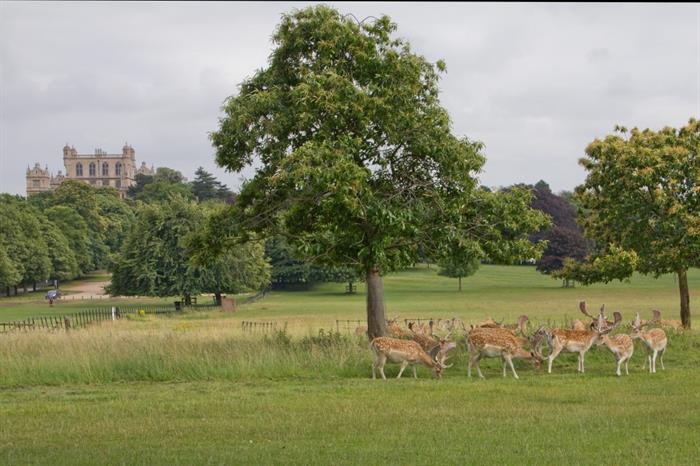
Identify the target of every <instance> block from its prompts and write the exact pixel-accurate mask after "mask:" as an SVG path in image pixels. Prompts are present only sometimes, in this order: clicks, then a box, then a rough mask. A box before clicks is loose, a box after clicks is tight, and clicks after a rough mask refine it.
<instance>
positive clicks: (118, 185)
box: [114, 180, 122, 189]
mask: <svg viewBox="0 0 700 466" xmlns="http://www.w3.org/2000/svg"><path fill="white" fill-rule="evenodd" d="M114 186H115V187H116V188H117V189H118V188H121V187H122V180H114Z"/></svg>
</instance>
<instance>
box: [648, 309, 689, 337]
mask: <svg viewBox="0 0 700 466" xmlns="http://www.w3.org/2000/svg"><path fill="white" fill-rule="evenodd" d="M651 313H652V315H653V317H652V318H651V322H649V323H652V324H657V325H660V326H661V327H663V328H670V329H673V330H675V331H676V332H678V331H680V330H683V323H682V322H681V321H680V320H675V319H662V318H661V311H659V310H658V309H654V310H653V311H651Z"/></svg>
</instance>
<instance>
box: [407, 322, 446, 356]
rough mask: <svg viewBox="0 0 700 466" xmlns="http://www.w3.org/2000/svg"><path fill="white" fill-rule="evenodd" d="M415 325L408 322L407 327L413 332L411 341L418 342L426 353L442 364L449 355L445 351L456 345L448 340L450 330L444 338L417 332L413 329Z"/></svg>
mask: <svg viewBox="0 0 700 466" xmlns="http://www.w3.org/2000/svg"><path fill="white" fill-rule="evenodd" d="M414 327H415V323H414V322H409V323H408V329H409V330H410V331H411V332H413V336H412V337H411V338H412V339H413V341H415V342H416V343H418V344H419V345H420V346H421V348H423V350H424V351H425V352H426V353H428V354H429V355H430V356H431V357H433V358H437V359H438V360H439V361H440V362H442V363H443V364H444V363H445V361H446V360H447V358H448V357H449V356H448V355H447V352H448V351H450V350H451V349H453V348H456V347H457V344H456V343H455V342H452V341H449V340H450V336H451V335H452V332H450V333H448V334H447V336H445V337H444V338H440V337H437V336H435V335H432V334H431V335H430V336H428V335H424V334H422V333H417V332H415V330H414V329H413V328H414Z"/></svg>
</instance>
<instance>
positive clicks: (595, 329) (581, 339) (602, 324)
mask: <svg viewBox="0 0 700 466" xmlns="http://www.w3.org/2000/svg"><path fill="white" fill-rule="evenodd" d="M579 309H580V310H581V312H582V313H583V314H584V315H586V316H588V317H590V318H591V320H592V322H591V325H590V329H589V330H570V329H565V328H555V329H553V330H544V332H545V334H546V335H547V339H548V341H549V347H550V352H549V356H548V357H547V373H549V374H551V373H552V362H553V361H554V359H556V357H557V356H559V353H561V352H562V351H565V352H569V353H578V369H577V370H578V371H579V372H581V373H583V372H585V357H586V353H587V352H588V350H589V349H590V348H591V346H593V344H594V343H596V342H597V341H598V339H599V338H600V337H601V335H602V334H603V333H607V332H609V331H610V329H611V326H612V322H610V325H609V324H608V322H609V321H608V320H607V319H606V318H605V315H604V313H603V312H604V309H605V308H604V307H601V309H600V315H599V316H598V317H593V316H592V315H591V314H589V313H588V309H587V308H586V302H585V301H581V302H580V303H579Z"/></svg>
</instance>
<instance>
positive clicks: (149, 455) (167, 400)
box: [0, 266, 700, 465]
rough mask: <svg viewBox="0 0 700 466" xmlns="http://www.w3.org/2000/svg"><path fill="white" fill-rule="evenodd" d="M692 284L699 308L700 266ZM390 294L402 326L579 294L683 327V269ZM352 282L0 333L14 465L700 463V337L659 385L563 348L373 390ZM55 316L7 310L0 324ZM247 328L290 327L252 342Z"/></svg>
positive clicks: (486, 279)
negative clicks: (626, 277) (532, 362)
mask: <svg viewBox="0 0 700 466" xmlns="http://www.w3.org/2000/svg"><path fill="white" fill-rule="evenodd" d="M689 279H690V289H691V293H693V294H692V296H691V305H692V303H697V302H698V299H697V298H698V296H699V295H698V290H700V272H699V271H698V270H693V271H692V272H691V274H690V276H689ZM385 286H386V299H387V308H388V310H389V313H390V314H391V315H398V316H399V317H400V318H407V317H425V316H433V317H443V318H444V317H452V316H457V317H461V318H463V319H464V320H466V321H473V320H477V319H483V318H485V317H488V316H493V317H494V318H496V319H500V318H503V317H504V318H507V319H508V320H514V318H515V317H517V315H519V314H521V313H523V312H524V313H526V314H528V315H530V317H531V319H532V320H534V321H541V322H545V321H547V320H548V319H550V320H552V319H553V320H556V321H558V322H563V321H564V320H565V319H567V318H568V319H571V318H575V317H578V316H577V312H576V310H577V303H578V301H579V300H580V299H586V300H588V302H589V303H590V305H591V306H592V307H594V308H597V306H598V305H600V304H602V303H605V304H606V308H607V309H609V310H611V311H612V310H620V311H621V312H622V313H623V315H624V318H625V321H629V320H630V319H631V318H632V317H633V312H636V311H640V312H641V313H642V315H643V316H648V315H649V314H650V311H651V309H653V308H660V309H661V310H662V311H664V314H665V317H668V318H678V317H677V315H676V314H677V311H676V309H677V307H678V298H677V289H676V284H675V283H674V280H673V277H672V276H667V277H661V278H659V279H658V280H655V279H652V278H649V277H633V279H632V280H631V282H630V283H614V284H608V285H596V286H593V287H580V288H574V289H564V288H561V287H560V284H559V283H557V282H555V281H553V280H551V279H549V278H547V277H543V276H541V275H540V274H538V273H537V272H535V271H534V269H532V268H529V267H498V266H484V267H482V268H481V270H480V271H479V272H478V273H477V275H476V276H474V277H471V278H470V279H468V280H466V281H465V290H464V291H463V292H462V293H459V292H457V291H456V281H455V280H451V279H448V278H444V277H438V276H437V275H435V270H434V269H430V270H428V269H426V268H423V267H421V268H418V269H415V270H409V271H406V272H402V273H400V274H396V275H392V276H389V277H387V278H386V280H385ZM343 289H344V286H343V285H342V284H328V285H324V286H322V287H319V288H318V289H317V290H314V291H310V292H285V293H281V292H280V293H272V294H270V295H268V296H267V297H266V298H265V299H263V300H262V301H259V302H256V303H254V304H251V305H248V306H245V307H242V308H241V309H240V310H239V311H238V312H237V313H235V314H223V313H221V312H207V313H195V312H190V313H185V314H183V315H181V316H178V317H169V318H164V317H158V318H156V317H151V316H147V317H144V318H131V319H128V320H127V319H123V320H122V321H120V322H117V323H115V324H111V325H103V326H100V327H93V328H90V329H87V330H81V331H74V332H70V333H68V334H66V333H63V332H57V333H51V334H48V333H26V334H12V335H0V362H1V363H0V464H2V465H5V464H8V465H9V464H23V465H24V464H65V465H79V464H149V465H151V464H183V465H184V464H187V465H189V464H389V463H391V464H456V463H466V464H616V465H617V464H697V451H699V450H700V435H698V432H700V391H698V389H697V387H698V385H699V384H700V372H699V370H700V364H699V363H700V335H698V334H697V333H696V332H687V333H684V334H679V335H675V334H671V335H670V344H669V350H668V354H667V357H665V362H666V367H667V370H665V371H659V372H658V373H657V374H653V375H650V374H648V373H646V372H643V371H642V370H641V363H642V359H643V356H642V355H643V350H642V348H641V347H640V346H639V345H637V346H636V349H635V355H634V357H633V358H632V362H631V364H630V376H628V377H626V376H623V377H620V378H618V377H616V376H615V375H614V358H613V356H612V355H611V354H610V353H609V352H608V350H607V349H605V348H603V347H599V348H594V349H593V350H592V351H591V352H590V353H589V356H587V358H586V374H585V375H580V374H577V373H576V371H575V367H576V357H575V356H574V355H572V354H563V355H561V356H559V358H558V359H557V360H556V361H555V363H554V373H553V374H551V375H548V374H545V373H543V372H534V371H533V370H532V369H530V368H529V367H528V366H527V365H525V364H522V363H521V364H517V365H516V368H517V369H518V371H519V374H520V376H521V380H517V381H516V380H514V379H513V378H512V377H508V378H507V379H503V378H502V377H501V375H500V361H496V360H486V361H484V362H483V363H482V370H483V371H484V374H485V375H486V377H487V378H486V379H485V380H477V379H472V380H470V379H467V377H466V357H467V355H466V352H465V349H464V347H463V345H460V346H459V347H458V349H457V351H456V354H455V356H454V357H453V358H452V360H451V362H454V363H455V365H454V367H452V368H450V369H448V370H447V371H446V372H445V377H444V379H443V380H440V381H436V380H433V379H431V378H430V375H429V371H428V370H427V369H425V368H421V369H420V370H419V379H418V380H413V379H411V378H410V377H407V376H406V375H404V379H402V380H399V381H396V380H389V381H387V382H382V381H372V380H371V379H370V375H371V369H370V364H371V354H370V351H369V350H368V349H367V343H366V340H363V339H362V338H359V337H356V336H355V335H354V334H352V332H341V333H342V334H340V335H339V334H336V333H332V332H329V330H331V329H335V325H336V323H335V320H336V319H355V318H358V319H359V318H362V317H363V316H364V296H363V294H362V292H363V290H362V287H360V293H358V295H345V294H343ZM64 304H68V303H61V304H60V306H63V305H64ZM44 306H45V303H42V302H33V301H32V300H28V301H27V302H24V303H19V304H18V303H14V304H12V305H11V306H7V307H6V306H5V305H4V303H3V302H2V300H0V316H3V315H10V312H12V313H15V314H16V313H23V314H27V315H36V314H35V311H39V310H41V309H43V308H44ZM8 309H10V311H8ZM671 310H673V312H671ZM3 313H5V314H3ZM1 320H5V319H3V318H2V317H0V321H1ZM242 320H255V321H276V322H278V323H280V324H281V323H284V322H286V323H287V328H288V333H286V334H277V335H270V336H267V337H265V336H263V335H250V334H246V333H243V332H242V330H241V326H240V322H241V321H242ZM320 328H323V329H325V330H324V331H323V333H322V334H319V329H320ZM341 330H344V329H341ZM350 330H351V329H350ZM397 372H398V368H397V366H387V375H388V376H390V375H395V374H396V373H397ZM406 374H408V372H407V373H406Z"/></svg>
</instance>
